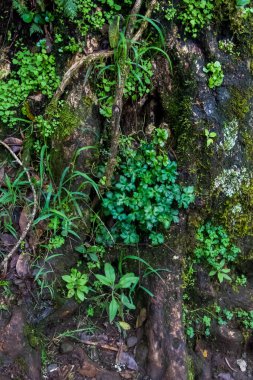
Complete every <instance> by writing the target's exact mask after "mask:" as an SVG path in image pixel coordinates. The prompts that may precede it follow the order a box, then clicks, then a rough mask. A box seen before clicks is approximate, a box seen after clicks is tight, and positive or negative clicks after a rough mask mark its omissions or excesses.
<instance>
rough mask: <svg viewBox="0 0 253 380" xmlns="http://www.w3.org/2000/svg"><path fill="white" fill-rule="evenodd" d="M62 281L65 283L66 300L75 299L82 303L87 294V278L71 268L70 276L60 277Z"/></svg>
mask: <svg viewBox="0 0 253 380" xmlns="http://www.w3.org/2000/svg"><path fill="white" fill-rule="evenodd" d="M62 279H63V280H64V281H65V282H66V283H67V285H66V288H67V289H68V295H67V297H68V298H72V297H75V299H76V300H77V301H79V302H80V301H84V299H85V298H86V295H87V294H88V293H89V287H88V286H87V283H88V280H89V279H88V276H87V275H86V274H82V273H81V272H79V271H78V270H77V269H76V268H72V269H71V272H70V275H65V276H62Z"/></svg>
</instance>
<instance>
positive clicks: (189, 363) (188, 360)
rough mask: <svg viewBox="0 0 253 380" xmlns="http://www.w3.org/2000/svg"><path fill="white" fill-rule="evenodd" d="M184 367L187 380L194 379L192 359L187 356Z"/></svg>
mask: <svg viewBox="0 0 253 380" xmlns="http://www.w3.org/2000/svg"><path fill="white" fill-rule="evenodd" d="M186 367H187V380H194V379H195V370H194V363H193V359H192V358H191V357H190V356H189V355H187V358H186Z"/></svg>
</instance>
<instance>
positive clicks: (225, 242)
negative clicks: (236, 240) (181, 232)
mask: <svg viewBox="0 0 253 380" xmlns="http://www.w3.org/2000/svg"><path fill="white" fill-rule="evenodd" d="M196 239H197V247H196V249H195V251H194V257H195V262H197V263H204V264H207V266H208V267H209V268H211V271H210V273H209V275H210V276H214V275H217V277H218V280H219V281H220V282H222V281H223V280H224V279H226V280H229V281H230V280H231V278H230V277H229V276H228V273H229V272H230V269H228V268H227V265H228V264H229V263H232V262H234V261H235V260H236V259H237V257H238V254H239V253H240V252H241V251H240V249H239V248H238V247H236V246H235V245H234V244H232V243H231V241H230V239H229V237H228V235H227V233H226V231H225V230H224V229H223V228H222V227H221V226H213V225H212V224H211V223H207V224H205V225H203V226H201V227H200V228H199V229H198V232H197V235H196Z"/></svg>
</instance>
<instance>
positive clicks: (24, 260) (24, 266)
mask: <svg viewBox="0 0 253 380" xmlns="http://www.w3.org/2000/svg"><path fill="white" fill-rule="evenodd" d="M29 260H30V255H29V254H28V253H21V254H20V255H19V257H18V261H17V264H16V272H17V275H18V276H19V277H22V278H24V277H26V276H27V275H28V274H29V271H30V268H29Z"/></svg>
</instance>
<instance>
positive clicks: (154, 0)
mask: <svg viewBox="0 0 253 380" xmlns="http://www.w3.org/2000/svg"><path fill="white" fill-rule="evenodd" d="M156 4H158V1H157V0H152V1H151V4H150V6H149V8H148V10H147V12H146V14H145V16H144V22H143V23H142V24H141V26H140V29H139V30H138V31H137V32H136V34H135V35H134V36H133V41H135V42H136V41H138V40H139V39H140V38H141V36H142V35H143V33H144V32H145V30H146V29H147V26H148V20H147V19H148V18H150V16H151V14H152V12H153V10H154V8H155V6H156Z"/></svg>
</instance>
